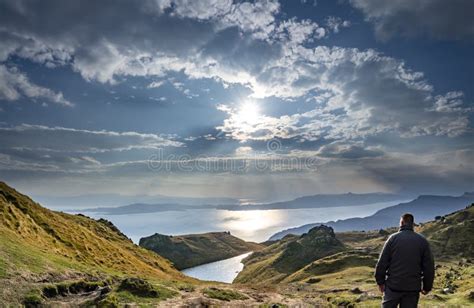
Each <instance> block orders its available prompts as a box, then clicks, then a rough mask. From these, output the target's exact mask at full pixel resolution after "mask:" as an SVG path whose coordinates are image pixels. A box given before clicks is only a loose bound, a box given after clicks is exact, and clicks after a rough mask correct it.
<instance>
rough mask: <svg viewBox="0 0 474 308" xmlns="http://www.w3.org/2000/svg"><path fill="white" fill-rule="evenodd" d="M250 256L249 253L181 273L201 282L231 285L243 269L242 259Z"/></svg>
mask: <svg viewBox="0 0 474 308" xmlns="http://www.w3.org/2000/svg"><path fill="white" fill-rule="evenodd" d="M250 254H251V252H248V253H246V254H243V255H240V256H237V257H233V258H230V259H225V260H221V261H217V262H212V263H207V264H203V265H198V266H195V267H190V268H187V269H185V270H183V271H182V272H183V273H184V274H186V275H188V276H191V277H194V278H197V279H201V280H210V281H221V282H227V283H231V282H232V281H233V280H234V279H235V277H237V274H238V273H239V272H240V271H241V270H242V269H243V268H244V265H243V264H242V262H241V261H242V259H244V258H245V257H247V256H248V255H250Z"/></svg>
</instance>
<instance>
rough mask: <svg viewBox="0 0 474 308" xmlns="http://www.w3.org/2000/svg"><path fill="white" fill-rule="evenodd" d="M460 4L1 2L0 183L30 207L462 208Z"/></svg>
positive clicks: (473, 147) (472, 177) (467, 130)
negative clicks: (144, 199)
mask: <svg viewBox="0 0 474 308" xmlns="http://www.w3.org/2000/svg"><path fill="white" fill-rule="evenodd" d="M473 54H474V2H473V1H471V0H452V1H444V0H339V1H335V0H306V1H299V0H288V1H283V0H282V1H276V0H262V1H232V0H200V1H195V0H143V1H125V0H114V1H111V0H104V1H62V0H46V1H39V0H37V1H34V0H33V1H26V0H0V179H1V180H3V181H6V182H7V183H9V184H11V185H13V186H14V187H16V188H18V189H20V190H22V191H24V192H27V193H31V194H37V195H48V196H73V195H87V194H98V193H111V194H124V195H155V194H163V195H170V196H185V197H231V198H240V199H250V200H257V201H268V200H282V199H290V198H294V197H298V196H302V195H311V194H317V193H345V192H360V193H362V192H395V193H410V194H460V193H462V192H464V191H473V190H474V186H473V184H472V183H474V138H473V136H474V130H473V127H474V116H473V111H474V87H473V80H474V57H473V56H472V55H473Z"/></svg>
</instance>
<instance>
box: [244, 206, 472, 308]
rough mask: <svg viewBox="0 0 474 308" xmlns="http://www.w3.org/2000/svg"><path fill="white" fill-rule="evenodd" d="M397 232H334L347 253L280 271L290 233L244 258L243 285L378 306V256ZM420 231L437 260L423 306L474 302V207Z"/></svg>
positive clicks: (348, 304) (326, 302)
mask: <svg viewBox="0 0 474 308" xmlns="http://www.w3.org/2000/svg"><path fill="white" fill-rule="evenodd" d="M396 231H397V228H390V229H385V230H380V231H369V232H365V231H350V232H341V233H336V234H335V237H336V239H337V240H338V241H339V242H341V243H342V244H344V246H345V249H344V250H342V251H339V252H336V253H328V254H327V255H326V256H325V257H319V258H315V259H314V260H313V261H311V262H309V263H308V264H306V265H305V266H303V267H301V268H300V269H298V270H296V271H293V272H292V273H283V272H281V271H280V272H279V271H277V270H276V267H275V265H274V264H275V260H276V259H277V258H279V257H280V256H281V252H282V251H283V250H284V249H286V248H287V247H288V246H289V245H290V243H294V242H295V241H299V240H300V237H298V236H297V235H287V236H286V237H284V238H283V239H282V240H280V241H276V242H273V243H272V244H271V245H270V246H268V247H267V248H266V249H264V250H262V251H261V252H259V253H257V254H254V255H252V256H250V257H249V258H248V259H247V260H245V268H244V270H243V271H242V272H241V273H240V274H239V276H238V277H237V281H238V282H240V283H245V284H250V285H255V284H262V283H263V284H264V285H270V284H271V283H277V284H276V285H277V286H278V289H279V292H280V293H284V294H287V295H291V296H293V297H295V298H304V299H305V301H306V302H313V301H314V302H316V301H318V300H319V301H322V302H323V304H321V305H322V306H339V307H341V306H342V307H380V298H381V294H380V293H379V291H378V290H377V286H376V284H375V281H374V278H373V275H374V266H375V263H376V261H377V258H378V254H379V252H380V250H381V248H382V246H383V244H384V242H385V241H386V239H387V238H388V236H389V235H390V234H391V233H394V232H396ZM417 232H420V233H422V234H423V235H424V236H425V237H426V238H427V239H428V240H429V242H430V243H431V246H432V249H433V252H434V255H435V260H436V265H437V266H436V278H435V284H434V288H433V291H432V292H431V293H430V294H428V295H427V296H421V300H420V306H421V307H432V306H444V307H452V306H456V307H457V306H463V307H468V306H471V305H473V304H474V279H473V277H474V250H473V243H474V238H473V237H474V205H471V206H469V207H467V208H465V209H463V210H460V211H457V212H454V213H452V214H449V215H446V216H443V217H438V218H437V219H436V220H434V221H430V222H427V223H423V224H420V225H419V226H418V227H417Z"/></svg>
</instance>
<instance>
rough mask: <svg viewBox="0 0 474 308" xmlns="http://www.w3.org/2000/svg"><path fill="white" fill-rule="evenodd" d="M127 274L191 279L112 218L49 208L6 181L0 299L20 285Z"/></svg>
mask: <svg viewBox="0 0 474 308" xmlns="http://www.w3.org/2000/svg"><path fill="white" fill-rule="evenodd" d="M125 276H140V277H144V278H149V279H153V280H166V281H172V280H174V281H177V280H183V281H184V280H189V278H187V277H186V276H184V275H183V274H181V273H180V272H179V271H178V270H176V269H175V268H174V267H173V266H172V265H171V263H170V262H169V261H168V260H166V259H164V258H162V257H161V256H159V255H157V254H155V253H152V252H150V251H148V250H146V249H144V248H141V247H139V246H137V245H135V244H134V243H133V242H132V241H131V240H130V239H128V238H127V237H126V236H124V235H123V234H122V233H120V231H119V230H118V229H117V228H116V227H115V226H114V225H113V224H111V223H110V222H108V221H106V220H93V219H91V218H88V217H85V216H82V215H70V214H65V213H60V212H55V211H51V210H48V209H46V208H43V207H41V206H40V205H39V204H38V203H35V202H34V201H33V200H31V199H30V198H28V197H27V196H25V195H22V194H20V193H19V192H17V191H16V190H14V189H13V188H11V187H9V186H8V185H6V184H5V183H3V182H0V289H2V290H3V292H0V302H2V301H5V300H10V299H11V296H15V294H16V293H17V292H20V293H21V290H17V289H15V287H14V286H15V285H18V287H19V288H20V289H26V288H27V287H26V285H28V284H29V283H37V282H60V281H66V280H70V279H77V278H81V279H82V278H85V277H86V278H87V277H89V278H90V277H95V278H94V279H97V277H125ZM104 279H105V278H104Z"/></svg>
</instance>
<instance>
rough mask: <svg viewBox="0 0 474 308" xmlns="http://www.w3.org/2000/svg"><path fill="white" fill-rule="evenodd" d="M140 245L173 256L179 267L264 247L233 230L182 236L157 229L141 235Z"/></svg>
mask: <svg viewBox="0 0 474 308" xmlns="http://www.w3.org/2000/svg"><path fill="white" fill-rule="evenodd" d="M140 246H142V247H144V248H146V249H149V250H152V251H154V252H156V253H158V254H159V255H161V256H163V257H165V258H167V259H168V260H171V261H172V262H173V264H174V265H175V266H176V268H178V269H185V268H188V267H193V266H196V265H200V264H205V263H209V262H214V261H218V260H223V259H227V258H231V257H235V256H238V255H240V254H243V253H246V252H249V251H257V250H260V249H262V248H263V246H262V245H260V244H257V243H253V242H246V241H244V240H242V239H239V238H237V237H235V236H233V235H231V234H230V233H229V232H210V233H202V234H189V235H179V236H169V235H162V234H158V233H156V234H154V235H151V236H148V237H144V238H141V239H140Z"/></svg>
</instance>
